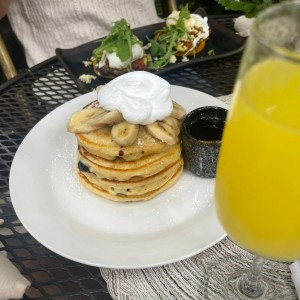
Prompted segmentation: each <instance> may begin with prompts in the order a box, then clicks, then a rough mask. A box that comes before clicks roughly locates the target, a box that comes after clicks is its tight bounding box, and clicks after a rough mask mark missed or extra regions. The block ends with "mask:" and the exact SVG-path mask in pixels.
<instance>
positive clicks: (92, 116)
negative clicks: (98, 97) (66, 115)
mask: <svg viewBox="0 0 300 300" xmlns="http://www.w3.org/2000/svg"><path fill="white" fill-rule="evenodd" d="M123 120H124V119H123V116H122V114H121V113H120V112H119V111H117V110H112V111H108V110H104V109H103V108H85V109H82V110H81V111H79V112H75V113H74V114H73V115H72V116H71V118H70V120H69V122H68V125H67V129H68V131H69V132H73V133H88V132H91V131H94V130H97V129H100V128H101V127H103V126H105V125H110V126H111V125H114V124H117V123H119V122H122V121H123Z"/></svg>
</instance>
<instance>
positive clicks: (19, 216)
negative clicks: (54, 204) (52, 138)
mask: <svg viewBox="0 0 300 300" xmlns="http://www.w3.org/2000/svg"><path fill="white" fill-rule="evenodd" d="M172 88H173V89H184V90H186V91H188V90H190V91H193V92H196V93H199V95H200V94H205V95H206V96H209V97H211V98H213V99H215V100H217V104H219V105H218V106H222V107H225V108H227V107H228V106H227V105H226V104H225V103H223V102H221V101H220V100H218V99H217V98H215V97H213V96H211V95H208V94H206V93H203V92H201V91H198V90H194V89H191V88H186V87H182V86H174V85H172ZM87 94H92V92H90V93H87ZM87 94H85V95H81V96H78V97H76V98H74V99H72V100H70V101H80V99H81V98H82V97H83V96H86V95H87ZM70 101H68V102H70ZM68 102H66V103H65V104H67V103H68ZM65 104H62V105H60V106H59V107H61V106H63V105H65ZM59 107H57V108H56V109H59ZM56 109H54V110H53V111H52V112H50V113H49V114H48V115H46V116H45V117H44V118H42V119H41V120H40V121H39V122H38V123H37V124H36V125H35V126H34V127H33V128H32V129H31V130H30V132H29V133H28V134H27V135H26V137H25V138H24V139H23V141H22V143H21V144H20V146H19V148H18V150H17V152H16V154H15V157H14V159H13V162H12V166H11V172H10V177H9V189H10V194H11V202H12V205H13V207H14V209H15V212H16V215H17V217H18V218H19V220H20V221H21V223H22V225H23V226H24V227H25V228H26V230H27V231H28V232H29V233H30V234H31V235H32V236H33V237H34V238H35V239H36V240H37V241H39V242H40V243H41V244H42V245H44V246H45V247H46V248H48V249H50V250H51V251H53V252H55V253H57V254H59V255H61V256H63V257H66V258H68V259H71V260H73V261H76V262H79V263H83V264H86V265H91V266H96V267H104V268H112V269H113V268H121V269H134V268H148V267H157V266H161V265H165V264H169V263H174V262H176V261H179V260H182V259H186V258H188V257H191V256H193V255H195V254H197V253H200V252H202V251H204V250H206V249H208V248H210V247H211V246H213V245H215V244H216V243H218V242H219V241H221V240H222V239H223V238H225V237H226V233H225V231H224V230H222V231H223V232H222V234H220V235H219V237H218V238H217V239H214V240H213V241H212V242H210V243H209V244H207V245H206V246H205V247H202V248H201V249H198V250H195V251H193V252H189V253H186V254H185V255H181V256H180V257H177V258H176V259H174V258H171V259H169V260H164V261H161V262H152V263H143V264H138V265H137V264H132V263H131V264H128V265H126V264H125V265H124V264H123V265H122V264H118V265H112V264H105V263H95V262H88V261H87V260H86V259H80V258H74V256H72V255H69V254H67V253H65V252H64V251H61V250H60V249H56V248H55V247H53V246H52V245H51V243H50V244H49V241H48V242H46V241H47V239H46V241H45V240H44V239H43V238H41V237H40V236H38V234H37V233H36V230H34V229H32V228H30V226H29V227H28V226H27V224H28V223H27V222H26V220H25V221H24V219H23V215H22V212H20V211H19V209H18V208H19V207H18V201H16V199H15V193H14V188H15V187H14V186H13V176H15V175H14V174H15V172H16V168H17V165H16V160H15V158H16V157H18V155H19V154H18V153H20V152H19V151H22V144H23V143H26V138H27V137H28V136H30V134H31V132H32V131H34V130H37V128H38V127H39V126H40V125H39V124H40V122H42V121H43V119H45V118H49V115H51V116H53V115H55V110H56ZM24 141H25V142H24ZM19 149H20V150H19ZM150 201H151V200H150Z"/></svg>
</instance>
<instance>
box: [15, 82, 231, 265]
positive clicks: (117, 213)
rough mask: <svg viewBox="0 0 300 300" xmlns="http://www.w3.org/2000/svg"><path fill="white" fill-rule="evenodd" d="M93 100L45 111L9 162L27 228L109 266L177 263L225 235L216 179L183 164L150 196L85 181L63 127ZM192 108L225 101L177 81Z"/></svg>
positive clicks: (79, 257) (180, 98)
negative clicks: (100, 188) (130, 195)
mask: <svg viewBox="0 0 300 300" xmlns="http://www.w3.org/2000/svg"><path fill="white" fill-rule="evenodd" d="M94 99H96V96H95V92H91V93H88V94H85V95H82V96H80V97H77V98H75V99H73V100H71V101H69V102H67V103H65V104H63V105H61V106H60V107H58V108H57V109H55V110H54V111H52V112H51V113H49V114H48V115H47V116H46V117H45V118H43V119H42V120H41V121H40V122H39V123H38V124H37V125H36V126H35V127H34V128H33V129H32V130H31V131H30V132H29V134H28V135H27V136H26V137H25V139H24V141H23V142H22V144H21V145H20V147H19V149H18V151H17V153H16V155H15V157H14V160H13V164H12V167H11V172H10V193H11V199H12V203H13V206H14V209H15V211H16V213H17V215H18V217H19V219H20V221H21V222H22V223H23V225H24V226H25V228H26V229H27V230H28V231H29V232H30V233H31V235H32V236H33V237H34V238H36V239H37V240H38V241H39V242H40V243H42V244H43V245H45V246H46V247H47V248H49V249H51V250H52V251H54V252H56V253H58V254H60V255H62V256H64V257H67V258H69V259H72V260H74V261H77V262H80V263H84V264H88V265H93V266H101V267H107V268H126V269H129V268H144V267H152V266H158V265H163V264H167V263H171V262H175V261H178V260H181V259H184V258H187V257H190V256H192V255H194V254H197V253H199V252H200V251H203V250H204V249H207V248H208V247H210V246H212V245H214V244H215V243H217V242H218V241H220V240H221V239H222V238H224V237H225V232H224V231H223V229H222V228H221V226H220V224H219V222H218V220H217V217H216V214H215V210H214V204H213V189H214V179H202V178H199V177H196V176H194V175H192V174H191V173H190V172H188V171H184V172H183V174H182V175H181V177H180V179H179V180H178V182H177V183H176V184H175V185H174V186H173V187H172V188H170V189H169V190H167V191H165V192H163V193H162V194H160V195H158V196H157V197H155V198H154V199H152V200H150V201H144V202H135V203H118V202H113V201H110V200H106V199H103V198H101V197H99V196H96V195H94V194H92V193H90V192H89V191H87V190H86V189H85V188H84V187H82V186H81V185H80V184H79V182H78V180H77V178H76V176H75V173H74V165H75V160H76V148H77V143H76V138H75V136H74V135H73V134H70V133H68V132H67V130H66V124H67V121H68V119H69V117H70V116H71V114H72V113H73V112H75V111H78V110H80V109H81V108H82V107H83V106H85V105H86V104H88V103H89V102H91V101H92V100H94ZM172 99H173V100H175V101H177V102H178V103H180V104H181V105H182V106H183V107H185V109H186V110H187V111H190V110H192V109H195V108H197V107H200V106H207V105H215V106H222V107H226V105H225V104H224V103H222V102H221V101H219V100H217V99H216V98H214V97H212V96H209V95H207V94H204V93H201V92H199V91H196V90H192V89H188V88H183V87H179V86H172Z"/></svg>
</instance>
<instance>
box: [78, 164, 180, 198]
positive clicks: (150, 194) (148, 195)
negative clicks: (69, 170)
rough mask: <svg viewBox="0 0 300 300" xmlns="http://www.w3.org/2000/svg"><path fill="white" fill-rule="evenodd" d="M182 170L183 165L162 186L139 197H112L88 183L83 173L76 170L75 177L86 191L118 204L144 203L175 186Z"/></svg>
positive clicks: (120, 195)
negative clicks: (76, 176)
mask: <svg viewBox="0 0 300 300" xmlns="http://www.w3.org/2000/svg"><path fill="white" fill-rule="evenodd" d="M182 170H183V164H180V165H179V167H178V169H177V170H176V172H175V173H174V174H173V175H172V176H171V178H170V179H169V180H168V181H167V182H166V183H165V184H163V185H162V186H160V187H159V188H158V189H154V190H152V191H148V192H146V193H144V194H139V195H124V194H116V195H113V194H111V193H109V192H108V191H107V190H105V189H103V188H101V187H99V186H98V185H96V184H94V183H92V182H91V181H89V179H88V178H87V177H86V176H85V175H86V174H85V173H82V172H80V171H78V169H77V175H78V178H79V181H80V182H81V184H82V185H83V186H85V187H86V188H87V189H89V190H90V191H91V192H93V193H95V194H97V195H99V196H101V197H103V198H106V199H109V200H113V201H118V202H134V201H145V200H150V199H152V198H153V197H155V196H156V195H158V194H160V193H162V192H163V191H165V190H167V189H168V188H170V187H171V186H173V185H174V184H175V182H176V181H177V179H178V178H179V176H180V175H181V173H182Z"/></svg>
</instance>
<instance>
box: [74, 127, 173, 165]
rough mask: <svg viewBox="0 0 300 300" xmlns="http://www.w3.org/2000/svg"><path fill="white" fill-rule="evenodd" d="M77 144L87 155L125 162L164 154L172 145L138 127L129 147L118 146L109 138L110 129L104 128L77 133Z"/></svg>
mask: <svg viewBox="0 0 300 300" xmlns="http://www.w3.org/2000/svg"><path fill="white" fill-rule="evenodd" d="M76 138H77V141H78V144H79V145H80V146H82V147H83V148H85V149H86V150H87V151H88V152H89V153H91V154H94V155H97V156H100V157H102V158H105V159H108V160H114V159H116V158H118V157H120V158H123V159H124V160H125V161H133V160H138V159H140V158H141V157H143V156H147V155H149V154H157V153H161V152H165V151H167V150H169V149H170V148H171V146H172V145H169V144H167V143H164V142H162V141H160V140H158V139H156V138H154V137H153V136H152V135H151V134H150V133H149V132H148V131H147V130H146V129H145V128H144V127H143V126H140V128H139V132H138V135H137V138H136V140H135V142H134V143H133V144H131V145H129V146H120V145H118V144H117V143H116V142H114V141H113V140H112V138H111V127H108V126H105V127H103V128H100V129H98V130H95V131H92V132H89V133H77V134H76Z"/></svg>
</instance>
